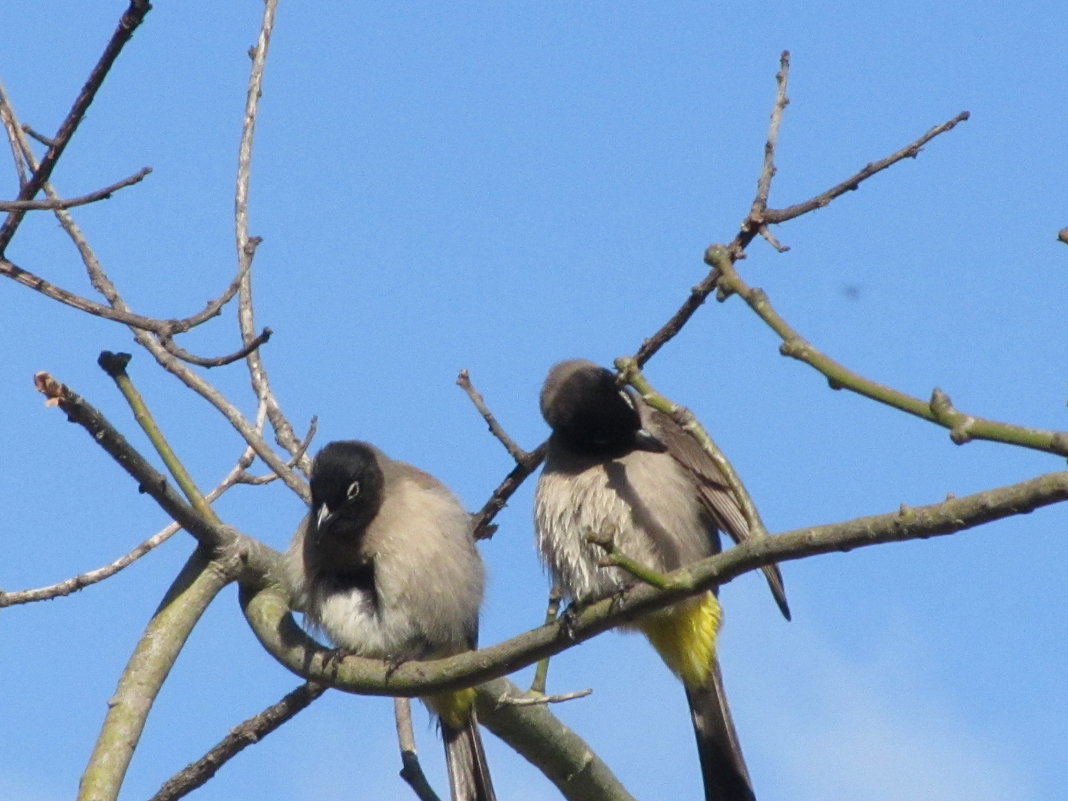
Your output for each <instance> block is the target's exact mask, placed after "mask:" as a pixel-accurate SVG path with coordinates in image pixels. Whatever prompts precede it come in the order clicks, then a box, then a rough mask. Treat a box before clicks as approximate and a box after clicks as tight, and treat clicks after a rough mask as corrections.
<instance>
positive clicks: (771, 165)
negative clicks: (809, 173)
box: [749, 50, 790, 219]
mask: <svg viewBox="0 0 1068 801" xmlns="http://www.w3.org/2000/svg"><path fill="white" fill-rule="evenodd" d="M789 78H790V51H788V50H783V51H782V55H781V56H779V71H778V73H777V74H776V75H775V82H776V84H777V86H778V90H777V91H776V93H775V105H774V106H773V107H772V109H771V122H770V123H769V124H768V138H767V141H766V142H765V143H764V166H763V168H762V169H761V171H760V178H759V179H758V180H757V193H756V197H755V198H753V206H752V208H751V209H750V211H749V218H750V219H759V218H760V216H761V215H762V214H763V213H764V209H766V208H767V207H768V195H769V194H770V193H771V180H772V178H774V177H775V172H776V170H775V148H776V147H777V146H778V143H779V126H780V125H781V124H782V113H783V110H784V109H785V108H786V106H787V105H788V104H789V102H790V98H789V97H787V96H786V87H787V84H788V82H789Z"/></svg>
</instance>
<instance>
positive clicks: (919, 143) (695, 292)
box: [634, 71, 969, 367]
mask: <svg viewBox="0 0 1068 801" xmlns="http://www.w3.org/2000/svg"><path fill="white" fill-rule="evenodd" d="M779 75H780V76H781V79H780V80H779V81H778V85H779V89H778V94H777V98H778V97H781V98H783V100H784V101H785V97H786V96H785V91H786V82H785V75H783V73H782V72H781V71H780V73H779ZM783 107H785V102H784V105H783ZM776 108H778V101H776ZM780 116H781V115H780ZM968 116H969V115H968V112H967V111H962V112H961V113H960V114H958V115H957V116H956V117H954V118H953V119H951V120H947V121H946V122H944V123H942V124H941V125H937V126H935V127H934V128H932V129H931V130H929V131H927V133H925V134H923V136H921V137H920V138H919V139H917V140H916V141H914V142H912V143H911V144H909V145H906V146H905V147H903V148H901V149H900V150H898V151H896V152H895V153H892V154H890V155H889V156H887V157H886V158H884V159H880V160H879V161H875V162H872V163H870V164H868V165H866V166H865V167H864V169H862V170H860V171H859V172H857V173H856V174H854V175H852V176H851V177H849V178H847V179H846V180H845V181H843V182H841V183H840V184H838V185H837V186H834V187H832V188H831V189H829V190H827V191H826V192H823V193H821V194H819V195H816V196H815V197H813V198H810V199H809V200H806V201H805V202H803V203H798V204H796V205H793V206H789V207H787V208H785V209H764V210H763V211H762V212H761V214H760V216H759V218H754V217H753V213H752V212H750V215H749V216H747V217H746V218H745V220H743V221H742V225H741V227H740V228H739V230H738V233H737V234H736V235H735V237H734V239H733V240H732V241H731V243H730V244H729V245H727V253H728V254H729V255H730V258H731V261H732V262H734V261H737V260H738V259H741V258H744V256H745V249H746V248H747V247H748V246H749V245H750V243H751V242H752V241H753V239H754V238H755V237H757V236H758V235H763V236H765V237H766V238H768V241H769V242H771V243H772V246H773V247H776V248H778V249H782V245H780V244H779V243H778V241H777V240H776V239H775V238H774V237H773V236H772V235H771V232H770V231H769V230H768V228H767V226H768V225H771V224H773V223H782V222H786V221H787V220H792V219H794V218H795V217H799V216H801V215H802V214H806V213H808V212H810V211H813V210H815V209H818V208H821V207H823V206H826V205H827V204H828V203H830V202H831V201H832V200H834V199H835V198H836V197H838V196H840V195H842V194H844V193H845V192H847V191H850V190H851V189H856V188H857V187H859V186H860V184H861V183H862V182H863V181H865V180H867V179H868V178H870V177H872V176H873V175H875V174H876V173H878V172H881V171H882V170H885V169H887V168H888V167H890V166H891V165H893V164H896V163H897V162H898V161H901V160H902V159H905V158H909V157H912V158H915V157H916V156H917V155H918V154H919V152H920V150H921V149H922V147H923V145H925V144H927V142H929V141H930V140H932V139H934V138H935V137H936V136H939V135H940V134H943V133H946V132H947V131H950V130H952V129H953V128H954V127H956V126H957V124H959V123H961V122H963V121H964V120H966V119H968ZM778 126H779V118H778V117H777V116H776V115H775V113H774V112H773V113H772V119H771V123H770V127H769V131H768V140H767V143H766V144H765V164H764V170H763V171H762V172H761V177H760V180H759V181H758V190H757V200H756V201H754V206H756V205H758V203H759V199H760V197H761V195H760V192H761V189H762V184H761V181H763V180H765V177H766V175H770V174H771V173H768V169H769V168H768V164H769V163H770V164H771V165H772V168H771V169H772V171H773V169H774V161H773V159H774V147H775V144H776V142H777V139H778ZM769 145H770V146H771V153H770V156H769V151H768V147H769ZM769 159H770V161H769ZM767 181H768V184H769V190H770V177H768V178H767ZM718 285H719V272H718V271H717V270H715V269H714V268H713V269H712V270H710V271H709V273H708V274H707V275H706V276H705V277H704V278H703V279H702V280H701V281H700V283H698V284H697V285H696V286H694V287H692V288H691V289H690V294H689V295H688V296H687V298H686V300H685V301H683V303H682V305H681V306H680V307H679V309H678V311H676V312H675V314H673V315H672V316H671V319H669V320H668V321H667V322H666V323H664V325H662V326H661V327H660V328H659V329H658V330H657V331H656V332H655V333H654V334H653V335H652V336H650V337H648V338H646V339H644V340H643V341H642V343H641V346H640V347H639V348H638V350H637V352H636V353H635V354H634V361H635V362H636V363H637V365H638V367H644V366H645V363H646V362H647V361H649V359H651V358H652V357H653V355H654V354H655V353H656V352H657V351H659V350H660V349H661V348H662V347H664V345H666V344H667V343H668V342H669V341H670V340H671V339H672V338H674V337H675V336H676V335H677V334H678V333H679V331H681V330H682V328H683V326H684V325H686V323H687V322H688V321H689V319H690V318H691V317H693V315H694V313H695V312H696V311H697V310H698V309H699V308H700V307H701V305H702V304H703V303H704V302H705V300H707V299H708V296H709V295H711V294H712V292H714V291H715V290H716V288H717V286H718Z"/></svg>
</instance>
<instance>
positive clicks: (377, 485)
mask: <svg viewBox="0 0 1068 801" xmlns="http://www.w3.org/2000/svg"><path fill="white" fill-rule="evenodd" d="M310 483H311V496H312V503H311V520H312V524H313V530H314V532H315V536H316V538H318V539H324V538H336V539H352V538H356V537H358V536H359V535H360V533H361V532H362V531H363V530H364V529H366V528H367V526H368V524H369V523H370V522H371V521H372V520H374V518H375V515H376V514H378V510H379V509H380V508H381V506H382V490H383V487H384V484H385V480H384V477H383V475H382V467H381V466H380V465H379V464H378V459H377V457H376V456H375V452H374V451H373V450H372V449H371V448H370V447H369V446H368V445H367V444H365V443H363V442H352V441H345V442H331V443H330V444H328V445H327V446H326V447H324V448H323V449H322V450H321V451H320V452H319V455H318V456H316V457H315V461H314V462H313V463H312V469H311V479H310Z"/></svg>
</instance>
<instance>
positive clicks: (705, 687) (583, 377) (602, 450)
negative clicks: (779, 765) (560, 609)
mask: <svg viewBox="0 0 1068 801" xmlns="http://www.w3.org/2000/svg"><path fill="white" fill-rule="evenodd" d="M541 413H542V415H543V416H544V417H545V421H546V422H547V423H548V424H549V426H550V427H551V428H552V435H551V436H550V438H549V448H548V453H547V455H546V458H545V466H544V468H543V469H542V474H541V477H540V478H539V480H538V486H537V491H536V493H535V502H534V507H535V508H534V523H535V528H536V532H537V544H538V550H539V551H540V553H541V556H542V559H543V560H544V561H545V563H546V565H547V566H548V568H549V571H550V572H551V573H552V576H553V579H554V581H555V582H556V584H557V586H558V588H559V589H560V590H561V591H562V592H563V593H564V594H565V595H566V596H567V597H569V598H571V599H572V600H574V601H575V602H578V603H586V602H588V601H593V600H597V599H600V598H604V597H607V596H611V595H613V594H615V593H618V592H620V591H622V590H624V589H625V588H626V587H628V586H631V585H633V584H634V583H635V579H634V578H633V576H631V575H630V574H629V573H627V572H625V571H624V570H622V569H621V568H618V567H605V566H602V564H601V563H602V562H603V559H604V551H603V550H602V549H601V548H600V547H599V546H597V545H595V544H593V543H591V542H590V540H589V538H590V537H591V536H605V535H608V536H611V538H612V541H613V542H614V544H615V545H616V546H617V547H618V549H619V550H620V551H621V552H622V553H623V554H625V555H626V556H628V557H630V558H631V559H633V560H635V561H637V562H638V563H640V564H642V565H644V566H646V567H649V568H652V569H654V570H657V571H660V572H665V573H666V572H669V571H672V570H675V569H677V568H679V567H682V566H683V565H686V564H688V563H691V562H696V561H697V560H699V559H704V558H706V557H708V556H711V555H713V554H716V553H718V552H719V550H720V543H719V532H720V531H725V532H726V533H727V534H728V535H730V537H731V538H732V539H734V540H735V541H738V542H740V541H741V540H743V539H745V538H746V537H747V536H748V535H749V529H748V526H747V524H746V522H745V517H744V516H743V514H742V511H741V509H740V508H739V506H738V503H737V501H736V500H735V498H734V496H733V494H732V493H731V491H730V490H729V489H728V484H727V482H726V480H725V479H724V477H723V475H722V473H721V472H720V471H719V469H718V468H717V467H716V465H715V463H714V462H713V461H712V459H711V458H709V456H708V454H706V453H705V452H704V450H702V448H701V446H700V445H699V444H698V443H697V442H696V441H695V440H694V439H693V438H692V437H690V436H689V435H688V434H687V433H686V432H685V431H684V430H683V429H682V428H681V427H680V426H679V425H678V424H676V423H675V422H674V421H673V420H672V419H671V418H670V417H669V416H668V415H666V414H663V413H661V412H658V411H656V410H655V409H653V408H652V407H651V406H649V405H648V404H646V403H645V402H644V401H642V400H641V398H640V397H638V396H637V395H635V394H634V393H632V392H630V391H629V390H628V389H625V388H621V387H620V386H619V385H618V384H617V382H616V378H615V375H614V374H613V373H611V372H609V371H608V370H606V369H604V368H602V367H600V366H598V365H596V364H594V363H593V362H590V361H586V360H583V359H574V360H570V361H565V362H561V363H560V364H557V365H555V366H554V367H553V368H552V369H551V370H550V371H549V375H548V377H547V378H546V380H545V384H544V386H543V387H542V390H541ZM765 573H766V575H767V578H768V582H769V584H770V586H771V590H772V593H773V595H774V597H775V600H776V602H777V603H778V604H779V607H780V609H781V610H782V612H783V614H784V615H785V616H786V617H787V618H788V619H789V616H790V613H789V608H788V607H787V604H786V596H785V592H784V590H783V585H782V577H781V575H780V574H779V570H778V568H777V567H776V566H774V565H773V566H771V567H770V568H768V569H767V570H766V571H765ZM719 621H720V610H719V603H718V601H717V600H716V598H715V595H714V594H713V593H712V592H708V593H705V594H703V595H698V596H696V597H694V598H691V599H688V600H686V601H683V602H680V603H677V604H674V605H672V606H670V607H668V608H667V609H664V610H660V611H657V612H654V613H652V614H649V615H646V616H644V617H642V618H640V619H638V620H636V621H634V622H633V623H631V624H628V627H633V628H636V629H638V630H639V631H641V632H642V633H643V634H645V635H646V637H648V639H649V641H650V642H651V643H652V645H653V647H654V648H656V650H657V652H658V653H659V654H660V656H661V658H662V659H663V660H664V662H665V663H666V664H667V666H668V667H669V668H670V669H671V670H672V671H673V672H674V673H675V674H676V675H677V676H678V677H679V678H680V679H681V680H682V683H683V685H684V686H685V688H686V697H687V700H688V701H689V704H690V713H691V716H692V718H693V726H694V732H695V734H696V735H697V750H698V756H699V759H700V763H701V773H702V777H703V779H704V785H705V798H706V800H707V801H753V799H754V798H755V796H754V794H753V789H752V784H751V782H750V779H749V772H748V770H747V768H746V766H745V760H744V759H743V757H742V752H741V748H740V746H739V744H738V737H737V734H736V733H735V730H734V723H733V721H732V720H731V715H730V710H729V708H728V706H727V698H726V695H725V693H724V688H723V678H722V676H721V674H720V669H719V663H718V661H717V659H716V633H717V630H718V628H719Z"/></svg>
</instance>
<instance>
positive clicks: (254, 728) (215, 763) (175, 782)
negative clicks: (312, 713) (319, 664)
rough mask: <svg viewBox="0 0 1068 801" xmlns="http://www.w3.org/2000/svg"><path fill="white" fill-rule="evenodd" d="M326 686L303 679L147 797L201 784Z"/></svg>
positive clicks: (167, 796)
mask: <svg viewBox="0 0 1068 801" xmlns="http://www.w3.org/2000/svg"><path fill="white" fill-rule="evenodd" d="M326 690H327V688H326V687H324V686H322V685H319V684H313V683H312V682H305V683H304V684H301V685H300V686H299V687H297V688H296V689H294V690H292V691H291V692H289V693H287V694H286V695H285V696H284V697H283V698H282V699H281V700H280V701H278V702H277V703H275V704H272V705H271V706H269V707H267V708H266V709H264V710H263V711H262V712H260V713H259V714H257V715H254V716H253V717H251V718H249V719H248V720H246V721H244V722H243V723H240V724H238V725H237V726H235V727H234V728H233V729H231V730H230V733H229V734H227V735H226V737H224V738H223V739H222V740H220V741H219V742H218V744H216V745H215V746H214V747H213V748H212V749H211V750H210V751H208V752H207V753H206V754H204V756H202V757H201V758H200V759H198V760H197V761H196V762H192V763H190V764H189V765H187V766H186V767H184V768H183V769H182V770H180V771H179V772H178V773H176V774H174V776H172V777H171V778H169V779H168V780H167V781H165V782H164V783H163V786H161V787H160V788H159V790H157V791H156V794H155V795H154V796H152V798H151V799H150V800H149V801H176V799H179V798H183V797H184V796H186V795H189V793H191V792H193V790H195V789H197V788H198V787H201V786H203V785H204V784H206V783H207V782H208V780H209V779H211V777H212V776H214V775H215V774H216V772H218V770H219V768H221V767H222V766H223V765H225V764H226V763H227V762H229V761H230V760H231V759H233V758H234V757H235V756H237V755H238V754H239V753H241V752H242V751H243V750H244V749H246V748H247V747H248V746H250V745H254V744H256V743H258V742H259V741H260V740H262V739H263V738H264V737H266V736H267V735H268V734H270V733H271V732H273V731H274V730H275V729H277V728H278V727H279V726H281V725H282V724H283V723H285V722H286V721H288V720H290V719H292V718H294V717H296V715H297V714H298V713H300V712H302V711H303V710H305V709H307V708H308V706H309V705H310V704H311V703H312V702H313V701H315V700H316V699H317V698H318V697H319V696H321V695H322V694H323V693H324V692H326Z"/></svg>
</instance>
